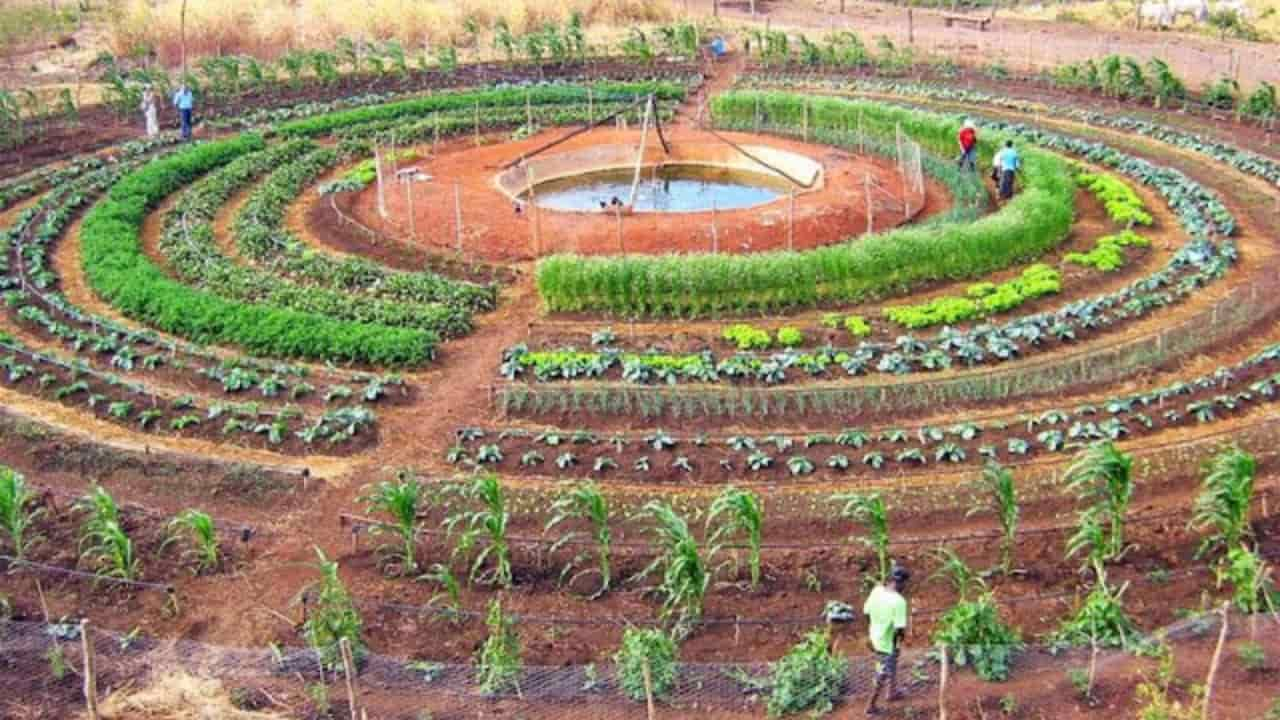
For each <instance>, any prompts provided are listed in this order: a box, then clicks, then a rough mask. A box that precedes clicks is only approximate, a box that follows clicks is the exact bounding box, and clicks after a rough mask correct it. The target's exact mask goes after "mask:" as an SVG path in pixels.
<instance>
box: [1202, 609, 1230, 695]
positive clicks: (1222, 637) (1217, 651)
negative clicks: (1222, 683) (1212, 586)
mask: <svg viewBox="0 0 1280 720" xmlns="http://www.w3.org/2000/svg"><path fill="white" fill-rule="evenodd" d="M1230 610H1231V603H1222V629H1221V630H1219V631H1218V647H1216V648H1214V651H1213V662H1211V663H1210V664H1209V676H1208V677H1207V678H1205V680H1204V706H1203V707H1202V708H1201V714H1200V717H1201V720H1209V718H1210V717H1211V713H1210V711H1209V707H1210V706H1211V705H1212V704H1213V680H1214V678H1216V677H1217V676H1218V666H1219V665H1220V664H1221V663H1222V649H1223V647H1225V646H1226V644H1227V615H1228V613H1229V612H1230Z"/></svg>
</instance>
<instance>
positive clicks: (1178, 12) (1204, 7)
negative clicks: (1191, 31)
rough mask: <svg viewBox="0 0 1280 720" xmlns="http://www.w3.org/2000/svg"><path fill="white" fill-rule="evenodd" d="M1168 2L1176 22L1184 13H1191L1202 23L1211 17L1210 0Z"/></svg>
mask: <svg viewBox="0 0 1280 720" xmlns="http://www.w3.org/2000/svg"><path fill="white" fill-rule="evenodd" d="M1240 1H1243V0H1240ZM1168 3H1169V12H1170V13H1172V15H1173V20H1174V21H1175V22H1176V21H1177V20H1178V18H1179V17H1181V16H1182V15H1190V16H1191V19H1192V20H1194V21H1196V22H1200V23H1202V22H1205V21H1206V20H1208V19H1209V2H1208V0H1168Z"/></svg>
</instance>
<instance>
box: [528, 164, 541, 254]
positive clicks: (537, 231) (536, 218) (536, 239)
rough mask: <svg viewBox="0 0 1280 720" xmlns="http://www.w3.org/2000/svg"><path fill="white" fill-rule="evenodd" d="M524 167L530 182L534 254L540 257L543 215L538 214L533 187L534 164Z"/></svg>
mask: <svg viewBox="0 0 1280 720" xmlns="http://www.w3.org/2000/svg"><path fill="white" fill-rule="evenodd" d="M524 169H525V176H526V177H527V179H528V182H529V212H530V213H531V214H532V215H533V217H531V218H529V220H530V221H531V222H532V223H533V256H534V257H539V256H541V255H542V228H541V227H539V225H540V224H541V221H542V217H541V216H540V215H539V214H538V196H537V193H536V192H535V191H534V189H533V166H532V165H528V164H526V165H525V166H524Z"/></svg>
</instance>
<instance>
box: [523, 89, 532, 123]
mask: <svg viewBox="0 0 1280 720" xmlns="http://www.w3.org/2000/svg"><path fill="white" fill-rule="evenodd" d="M524 121H525V124H526V125H528V126H529V132H530V133H532V132H533V103H532V102H530V100H529V90H528V88H526V89H525V91H524Z"/></svg>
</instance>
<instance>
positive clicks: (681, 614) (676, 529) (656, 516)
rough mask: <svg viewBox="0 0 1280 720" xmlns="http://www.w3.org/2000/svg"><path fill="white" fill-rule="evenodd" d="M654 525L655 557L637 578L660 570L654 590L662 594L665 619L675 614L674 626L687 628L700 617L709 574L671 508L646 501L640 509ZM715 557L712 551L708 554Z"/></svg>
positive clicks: (693, 541) (684, 524)
mask: <svg viewBox="0 0 1280 720" xmlns="http://www.w3.org/2000/svg"><path fill="white" fill-rule="evenodd" d="M642 512H643V514H646V515H648V516H649V517H650V518H651V519H652V520H653V523H654V527H653V530H652V532H653V534H654V549H655V551H656V553H655V554H656V555H657V557H655V558H654V560H653V562H652V563H650V564H649V566H648V567H646V568H645V569H644V570H642V571H641V572H640V574H639V575H638V577H640V578H644V577H648V576H649V575H651V574H652V573H654V572H657V571H661V576H662V577H661V580H660V581H659V583H658V586H657V590H658V592H659V593H660V594H661V595H662V598H663V601H662V614H663V616H664V617H670V616H672V615H673V614H674V615H676V623H677V626H678V627H680V628H683V629H688V628H689V627H690V626H691V625H692V624H694V623H696V622H697V621H698V619H699V618H701V617H702V607H703V601H704V600H705V598H706V595H707V587H708V586H709V585H710V584H711V572H710V570H709V568H708V567H707V559H706V557H705V556H704V555H703V553H702V549H701V548H700V547H699V546H698V541H697V540H696V539H695V538H694V537H693V533H691V532H690V531H689V524H688V523H687V522H685V519H684V518H683V517H680V515H679V514H677V513H676V511H675V510H674V509H672V507H671V506H670V505H667V504H665V503H661V502H658V501H657V500H651V501H649V502H648V503H647V504H646V505H645V506H644V508H643V511H642ZM709 554H710V555H714V554H715V551H714V549H712V551H711V552H710V553H709Z"/></svg>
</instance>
